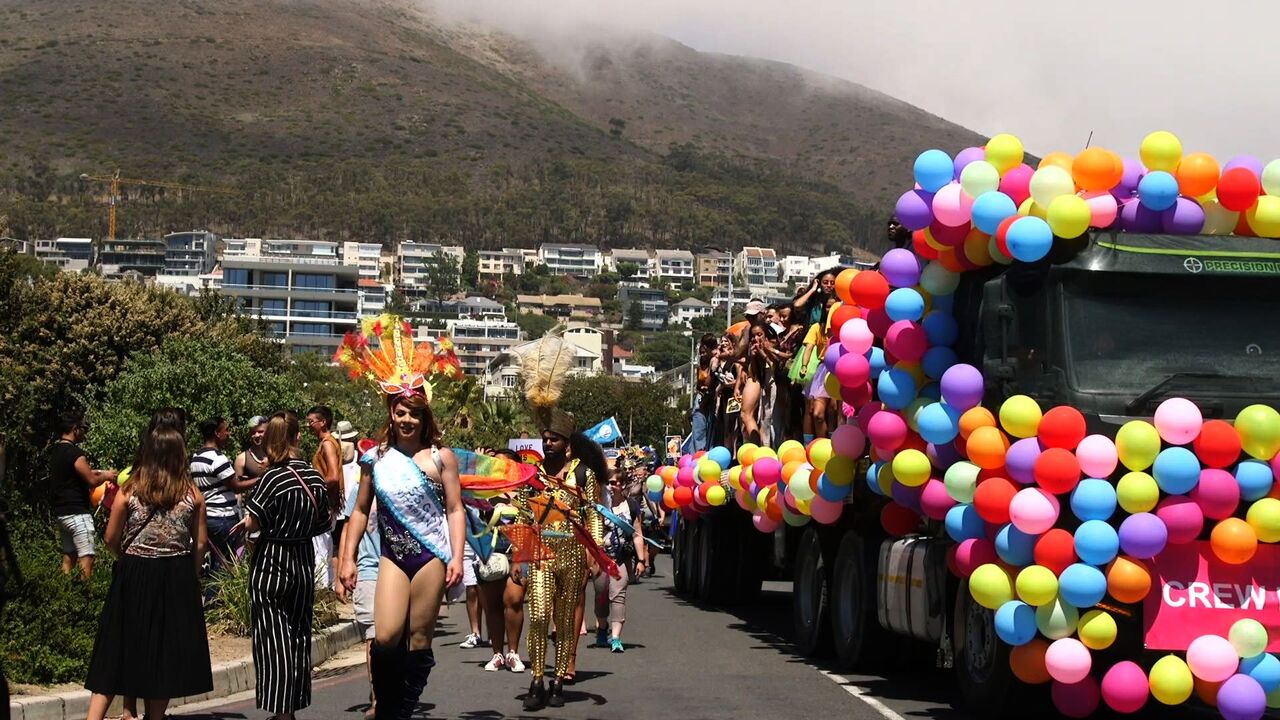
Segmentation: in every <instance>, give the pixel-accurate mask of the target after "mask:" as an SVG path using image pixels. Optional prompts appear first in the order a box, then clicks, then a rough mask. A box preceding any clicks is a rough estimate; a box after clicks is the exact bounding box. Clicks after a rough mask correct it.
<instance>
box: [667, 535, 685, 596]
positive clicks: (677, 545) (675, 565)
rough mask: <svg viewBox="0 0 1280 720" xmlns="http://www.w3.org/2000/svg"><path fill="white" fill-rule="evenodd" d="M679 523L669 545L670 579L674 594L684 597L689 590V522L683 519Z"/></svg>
mask: <svg viewBox="0 0 1280 720" xmlns="http://www.w3.org/2000/svg"><path fill="white" fill-rule="evenodd" d="M679 523H680V524H679V526H677V527H676V536H675V538H674V542H673V543H672V546H671V575H672V578H671V581H672V585H673V586H674V589H675V593H676V595H679V596H681V597H684V596H685V595H686V594H687V593H688V592H689V567H688V563H687V560H688V558H689V524H688V523H687V522H685V521H684V520H683V519H681V520H679Z"/></svg>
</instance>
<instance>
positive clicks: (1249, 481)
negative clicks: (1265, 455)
mask: <svg viewBox="0 0 1280 720" xmlns="http://www.w3.org/2000/svg"><path fill="white" fill-rule="evenodd" d="M1236 482H1237V483H1238V484H1239V485H1240V497H1241V498H1242V499H1244V500H1250V501H1252V500H1260V499H1262V498H1264V497H1266V496H1267V493H1269V492H1271V484H1272V483H1273V482H1275V477H1274V475H1273V474H1272V472H1271V466H1270V465H1268V464H1267V463H1265V462H1263V461H1261V460H1245V461H1244V462H1242V463H1240V464H1239V465H1237V466H1236Z"/></svg>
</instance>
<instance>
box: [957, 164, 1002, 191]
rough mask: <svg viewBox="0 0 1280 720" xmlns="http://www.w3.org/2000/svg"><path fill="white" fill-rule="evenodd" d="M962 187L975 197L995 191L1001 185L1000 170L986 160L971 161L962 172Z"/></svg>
mask: <svg viewBox="0 0 1280 720" xmlns="http://www.w3.org/2000/svg"><path fill="white" fill-rule="evenodd" d="M960 187H961V188H962V189H963V190H964V191H965V192H966V193H968V195H969V197H973V198H977V197H979V196H981V195H982V194H983V193H989V192H994V191H995V190H996V189H997V188H999V187H1000V171H999V170H997V169H996V166H995V165H992V164H991V163H989V162H987V161H985V160H978V161H977V162H971V163H969V164H968V165H967V166H965V168H964V170H962V171H961V172H960Z"/></svg>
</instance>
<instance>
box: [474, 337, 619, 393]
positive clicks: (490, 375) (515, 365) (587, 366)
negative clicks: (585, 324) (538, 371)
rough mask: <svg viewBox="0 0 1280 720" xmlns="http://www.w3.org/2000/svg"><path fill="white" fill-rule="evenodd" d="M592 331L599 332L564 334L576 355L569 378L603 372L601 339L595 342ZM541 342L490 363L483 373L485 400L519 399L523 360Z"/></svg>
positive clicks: (507, 352) (520, 347) (516, 347)
mask: <svg viewBox="0 0 1280 720" xmlns="http://www.w3.org/2000/svg"><path fill="white" fill-rule="evenodd" d="M584 331H585V332H584ZM593 332H594V333H596V334H598V333H599V331H598V330H593V329H592V328H582V329H581V331H578V332H575V331H573V330H570V331H569V332H566V333H565V340H568V341H569V342H568V348H569V349H570V350H571V351H572V352H573V364H572V366H570V368H569V375H571V376H572V375H579V376H581V375H596V374H599V373H600V370H601V364H602V363H601V357H600V350H599V345H598V340H593V339H592V337H591V335H592V333H593ZM538 340H541V338H538V339H535V340H530V341H528V342H525V343H521V344H518V345H514V346H512V347H509V348H507V349H506V350H504V351H502V352H500V353H499V354H498V356H497V357H495V358H493V359H492V360H491V361H489V364H488V366H487V367H486V368H485V373H484V378H485V380H484V396H485V399H490V398H499V397H510V398H514V397H519V396H520V394H521V391H520V368H521V361H522V360H523V359H524V357H525V356H526V355H527V354H528V353H529V352H530V351H531V350H533V349H534V348H535V347H537V345H538Z"/></svg>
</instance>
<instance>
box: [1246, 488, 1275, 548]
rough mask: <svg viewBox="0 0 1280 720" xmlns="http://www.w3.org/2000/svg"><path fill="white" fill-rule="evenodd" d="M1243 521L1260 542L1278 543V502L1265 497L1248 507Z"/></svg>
mask: <svg viewBox="0 0 1280 720" xmlns="http://www.w3.org/2000/svg"><path fill="white" fill-rule="evenodd" d="M1245 521H1246V522H1248V523H1249V527H1251V528H1253V531H1254V532H1256V533H1257V534H1258V539H1259V540H1261V541H1262V542H1265V543H1274V542H1280V500H1277V499H1275V498H1270V497H1265V498H1262V499H1261V500H1259V501H1257V502H1255V503H1254V504H1253V505H1250V506H1249V512H1248V513H1247V514H1246V515H1245Z"/></svg>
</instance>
